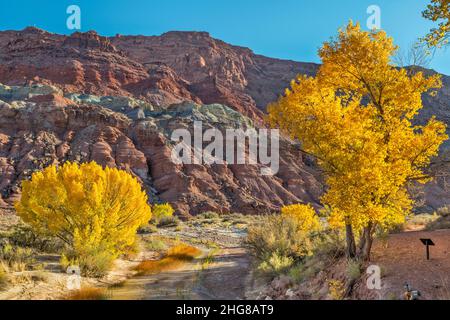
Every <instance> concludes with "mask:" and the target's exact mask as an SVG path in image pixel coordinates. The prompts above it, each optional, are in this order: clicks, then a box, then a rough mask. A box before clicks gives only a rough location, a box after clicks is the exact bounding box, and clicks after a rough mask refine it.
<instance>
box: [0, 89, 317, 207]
mask: <svg viewBox="0 0 450 320" xmlns="http://www.w3.org/2000/svg"><path fill="white" fill-rule="evenodd" d="M52 90H53V92H52V93H48V92H51V91H52ZM2 92H3V95H2V94H1V93H2ZM19 92H20V94H23V93H25V92H27V94H26V96H28V98H26V99H25V100H19V101H17V100H9V101H8V102H0V175H1V182H0V190H1V192H2V198H3V199H5V200H6V201H8V202H10V203H12V202H13V201H14V200H15V199H17V197H18V196H19V195H20V181H22V180H23V179H26V178H28V177H29V176H30V175H31V173H32V172H33V171H35V170H40V169H42V168H44V167H46V166H48V165H50V164H57V163H61V162H64V161H68V160H70V161H78V162H86V161H96V162H97V163H100V164H102V165H108V166H113V167H119V168H121V169H125V170H128V171H130V172H132V173H133V174H134V175H135V176H136V177H138V178H139V179H140V180H141V182H142V183H143V185H145V186H146V188H147V190H148V193H149V194H150V195H151V196H152V197H153V200H154V201H167V202H171V203H172V204H173V205H174V206H175V207H176V208H177V210H178V212H179V213H181V214H185V215H188V214H197V213H201V212H205V211H210V210H211V211H216V212H243V213H263V212H270V211H274V210H277V208H279V207H280V206H281V205H283V204H285V203H296V202H312V203H317V202H318V197H319V195H320V193H321V191H322V190H321V185H320V183H319V182H318V180H317V178H316V177H317V176H318V174H317V173H316V172H315V170H314V169H313V168H311V167H308V166H307V165H305V164H304V163H303V161H302V155H301V154H300V152H299V151H298V150H297V149H296V147H295V145H293V144H292V143H291V142H289V141H287V140H282V141H281V145H280V149H281V150H280V153H281V163H280V170H279V173H278V174H277V175H276V176H274V177H273V176H262V175H261V174H260V169H261V166H259V165H254V166H252V165H227V164H224V165H194V164H192V165H176V164H174V163H173V162H172V159H171V148H172V147H173V142H171V141H170V135H171V132H172V130H173V129H175V128H177V129H178V128H192V126H193V121H196V120H201V121H202V122H203V126H204V127H205V128H206V127H212V126H214V127H218V128H221V129H226V128H240V127H242V128H245V127H249V126H252V121H251V120H250V119H249V118H246V117H244V116H242V115H241V114H239V113H238V112H236V111H233V110H232V109H230V108H228V107H226V106H223V105H217V104H216V105H197V104H193V103H191V102H186V103H184V104H175V105H171V106H170V107H168V108H167V109H164V110H161V111H152V110H151V108H150V109H144V108H142V107H141V106H140V105H144V106H145V103H144V102H142V101H139V100H135V99H133V98H126V97H97V96H92V95H77V94H68V95H66V97H63V96H62V95H60V93H58V89H57V88H52V87H47V86H41V85H35V86H34V87H4V86H3V87H0V100H1V99H4V100H7V99H6V98H7V97H8V96H18V95H20V94H19Z"/></svg>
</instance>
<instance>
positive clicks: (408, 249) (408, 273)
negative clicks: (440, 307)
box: [372, 230, 450, 300]
mask: <svg viewBox="0 0 450 320" xmlns="http://www.w3.org/2000/svg"><path fill="white" fill-rule="evenodd" d="M422 238H427V239H432V240H433V241H434V243H435V244H436V246H434V247H431V249H430V251H431V260H430V261H427V260H426V251H425V246H424V245H423V244H422V243H421V241H420V239H422ZM372 264H377V265H380V266H381V268H382V288H383V289H382V296H383V297H384V298H388V299H389V298H391V299H396V298H400V297H401V296H402V294H403V293H404V291H405V290H404V284H405V282H406V283H408V284H409V285H411V286H412V287H413V288H414V289H416V290H419V291H420V292H421V294H422V297H421V299H423V300H429V299H450V230H439V231H429V232H428V231H419V232H405V233H399V234H393V235H390V236H389V239H388V240H387V241H386V242H383V241H378V242H376V243H375V247H374V250H373V256H372Z"/></svg>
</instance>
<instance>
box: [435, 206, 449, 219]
mask: <svg viewBox="0 0 450 320" xmlns="http://www.w3.org/2000/svg"><path fill="white" fill-rule="evenodd" d="M436 214H437V215H438V216H441V217H448V216H450V204H449V205H446V206H444V207H442V208H439V209H437V211H436Z"/></svg>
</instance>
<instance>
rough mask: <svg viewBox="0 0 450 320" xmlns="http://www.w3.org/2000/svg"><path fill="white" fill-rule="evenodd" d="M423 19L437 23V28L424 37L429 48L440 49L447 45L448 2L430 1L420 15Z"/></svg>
mask: <svg viewBox="0 0 450 320" xmlns="http://www.w3.org/2000/svg"><path fill="white" fill-rule="evenodd" d="M422 15H423V16H424V18H426V19H428V20H431V21H434V22H438V26H437V27H436V28H434V29H432V30H431V31H430V33H429V34H428V35H427V36H426V37H425V39H424V40H425V41H426V42H427V44H428V46H429V47H441V46H444V45H447V44H448V41H449V38H450V0H431V3H430V4H429V5H428V7H427V9H426V10H425V11H424V12H423V13H422Z"/></svg>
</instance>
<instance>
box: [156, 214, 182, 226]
mask: <svg viewBox="0 0 450 320" xmlns="http://www.w3.org/2000/svg"><path fill="white" fill-rule="evenodd" d="M179 224H180V219H178V217H170V216H169V217H162V218H161V219H160V220H159V223H158V227H159V228H168V227H176V226H178V225H179Z"/></svg>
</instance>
